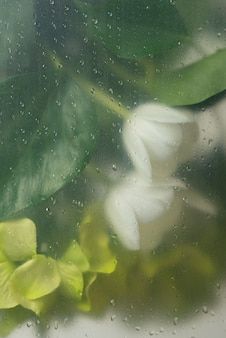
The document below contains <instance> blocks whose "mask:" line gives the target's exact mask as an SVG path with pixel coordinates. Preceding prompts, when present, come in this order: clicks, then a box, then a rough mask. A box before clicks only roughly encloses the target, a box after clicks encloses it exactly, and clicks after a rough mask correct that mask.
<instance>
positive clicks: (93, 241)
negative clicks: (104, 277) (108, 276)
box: [80, 215, 117, 273]
mask: <svg viewBox="0 0 226 338" xmlns="http://www.w3.org/2000/svg"><path fill="white" fill-rule="evenodd" d="M109 238H110V237H109V234H108V233H107V230H106V229H105V227H104V224H103V220H102V219H101V218H97V219H96V218H94V217H93V216H92V215H90V216H87V217H86V219H85V221H84V222H83V224H82V225H81V228H80V245H81V248H82V250H83V252H84V253H85V255H86V257H87V258H88V260H89V263H90V271H92V272H99V273H112V272H113V271H114V270H115V267H116V264H117V261H116V258H115V256H114V255H113V253H112V252H111V250H110V240H109Z"/></svg>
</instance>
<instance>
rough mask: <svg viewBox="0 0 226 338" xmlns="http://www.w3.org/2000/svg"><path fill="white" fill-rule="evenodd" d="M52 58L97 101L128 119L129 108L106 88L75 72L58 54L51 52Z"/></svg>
mask: <svg viewBox="0 0 226 338" xmlns="http://www.w3.org/2000/svg"><path fill="white" fill-rule="evenodd" d="M50 59H51V61H52V62H53V64H54V66H55V67H56V68H57V69H60V68H63V69H64V70H65V71H66V72H67V73H68V74H69V75H70V76H73V77H74V79H75V80H76V81H77V83H78V84H79V85H80V87H81V88H82V89H83V90H84V91H86V92H87V93H88V94H89V95H90V96H92V97H93V98H94V99H95V101H97V102H98V103H100V104H101V105H102V106H104V107H105V108H107V109H109V110H110V111H111V112H114V113H116V114H117V115H118V116H119V117H121V118H122V119H128V118H129V117H130V112H129V110H128V109H127V108H126V107H125V106H124V105H122V104H121V103H120V102H119V101H117V100H116V99H115V98H114V97H113V96H110V95H108V94H107V93H106V92H105V91H104V90H102V89H100V88H99V87H97V86H96V85H95V84H93V83H92V82H91V81H89V80H87V79H84V78H83V77H82V76H81V75H79V74H75V72H74V71H73V70H72V69H71V68H70V67H69V65H68V64H64V62H63V61H62V60H61V59H60V58H59V57H58V56H57V57H56V56H55V55H52V54H50Z"/></svg>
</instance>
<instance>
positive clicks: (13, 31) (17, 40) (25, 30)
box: [0, 0, 34, 72]
mask: <svg viewBox="0 0 226 338" xmlns="http://www.w3.org/2000/svg"><path fill="white" fill-rule="evenodd" d="M33 39H34V8H33V0H20V1H7V0H2V1H1V11H0V46H1V49H0V71H2V72H6V71H7V67H9V66H10V65H12V63H16V66H17V67H18V68H20V67H21V65H22V64H23V66H26V62H27V60H28V57H27V52H28V50H29V46H30V43H31V42H33Z"/></svg>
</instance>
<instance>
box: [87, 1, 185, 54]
mask: <svg viewBox="0 0 226 338" xmlns="http://www.w3.org/2000/svg"><path fill="white" fill-rule="evenodd" d="M83 8H85V7H84V6H83ZM87 8H88V10H87V11H88V32H89V34H90V35H91V36H92V37H94V38H95V39H97V40H98V41H100V42H102V43H103V44H104V45H105V46H106V47H107V48H109V49H111V50H112V51H113V52H114V53H115V54H116V55H118V56H121V57H124V58H142V57H144V56H147V55H150V54H151V55H159V54H162V53H165V52H166V51H167V52H169V49H171V48H175V47H177V46H178V43H179V42H181V41H182V40H183V39H184V38H185V36H186V30H185V27H184V25H183V21H182V19H181V18H180V16H179V14H178V12H177V9H176V7H175V6H173V4H171V3H170V1H159V0H144V1H140V0H110V1H106V2H103V3H100V4H95V5H94V4H92V5H89V6H88V7H87ZM83 10H84V9H83Z"/></svg>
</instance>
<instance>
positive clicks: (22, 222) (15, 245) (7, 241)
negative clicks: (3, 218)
mask: <svg viewBox="0 0 226 338" xmlns="http://www.w3.org/2000/svg"><path fill="white" fill-rule="evenodd" d="M0 248H1V250H2V251H3V252H4V253H5V254H6V255H7V257H8V258H9V259H10V260H12V261H23V260H26V259H28V258H31V257H32V256H33V255H35V254H36V228H35V224H34V223H33V222H32V221H31V220H30V219H28V218H23V219H19V220H13V221H9V222H2V223H0Z"/></svg>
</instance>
